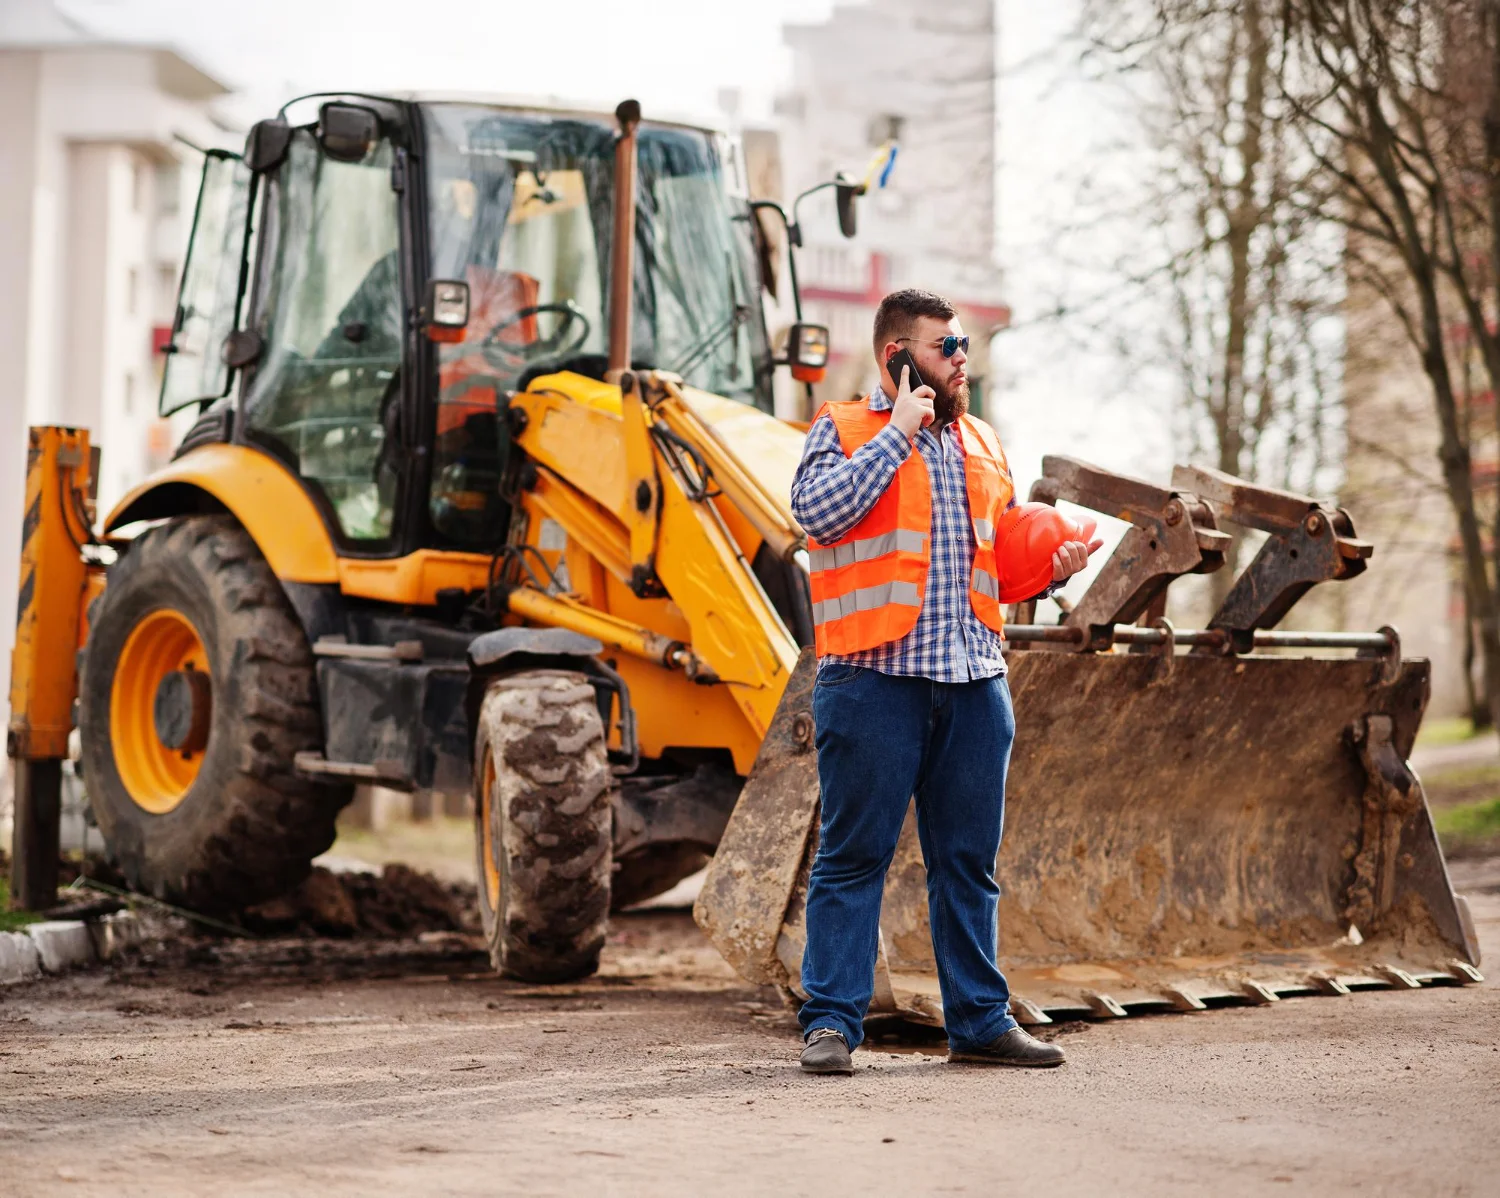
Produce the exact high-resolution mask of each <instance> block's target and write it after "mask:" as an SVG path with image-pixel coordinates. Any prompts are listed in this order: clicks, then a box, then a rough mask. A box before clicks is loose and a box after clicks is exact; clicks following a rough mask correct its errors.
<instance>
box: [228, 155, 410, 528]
mask: <svg viewBox="0 0 1500 1198" xmlns="http://www.w3.org/2000/svg"><path fill="white" fill-rule="evenodd" d="M269 200H270V203H269V204H268V206H267V212H266V217H265V219H266V222H267V229H266V234H265V236H266V239H267V242H268V247H269V252H268V254H267V256H266V258H265V259H264V260H263V261H262V264H261V278H260V280H259V296H260V299H259V302H258V307H259V312H258V313H257V324H258V327H259V330H260V333H261V335H262V336H263V337H264V338H265V345H264V348H263V350H262V353H261V358H260V364H259V367H258V369H257V370H256V373H255V377H254V379H253V380H252V381H251V383H250V385H249V387H248V390H247V392H246V396H245V400H244V417H243V419H244V427H245V428H246V430H247V432H248V434H249V435H250V436H251V438H252V439H253V440H255V441H257V442H259V443H261V444H264V445H265V446H266V447H267V448H269V449H270V450H271V451H272V452H274V453H276V454H278V455H279V456H280V457H282V459H283V460H285V461H286V462H287V464H288V465H289V466H291V467H292V469H294V470H295V471H296V472H297V473H298V475H299V476H300V477H302V478H303V479H304V480H305V481H306V482H307V483H308V484H309V486H310V488H312V489H314V490H315V491H319V492H321V493H322V495H323V497H324V498H325V499H326V500H327V502H328V504H329V506H330V507H331V508H332V510H333V512H334V514H335V516H336V518H337V520H338V524H339V527H340V528H341V529H342V531H343V534H344V537H345V538H346V539H347V540H350V541H356V542H367V543H368V542H380V541H385V540H388V539H389V538H390V536H391V529H392V521H393V516H394V510H395V502H396V481H397V475H396V467H395V461H394V458H393V457H392V455H391V453H390V452H389V449H390V447H388V446H387V443H386V442H387V431H388V430H389V429H393V428H394V427H395V412H396V408H397V405H398V404H399V392H400V373H401V350H402V340H403V337H402V305H401V279H400V259H399V252H398V251H399V246H400V224H399V213H398V207H397V206H398V203H399V197H398V196H397V194H396V192H395V191H393V190H392V189H391V147H390V143H389V142H387V141H384V140H382V141H378V142H377V143H376V144H375V146H374V148H373V149H372V150H371V151H370V153H369V154H367V155H366V156H365V158H364V159H363V160H362V161H360V162H339V161H335V160H333V159H331V158H329V157H328V156H326V155H325V154H324V153H323V152H322V150H321V149H320V148H319V146H318V143H317V140H316V138H314V136H313V135H312V133H311V131H309V130H306V129H299V130H297V131H296V133H295V134H294V135H293V139H292V144H291V147H290V149H289V151H288V154H287V157H286V159H285V160H284V161H283V162H282V164H281V166H280V167H279V168H278V170H277V173H276V176H275V178H274V180H273V182H272V185H271V194H270V196H269Z"/></svg>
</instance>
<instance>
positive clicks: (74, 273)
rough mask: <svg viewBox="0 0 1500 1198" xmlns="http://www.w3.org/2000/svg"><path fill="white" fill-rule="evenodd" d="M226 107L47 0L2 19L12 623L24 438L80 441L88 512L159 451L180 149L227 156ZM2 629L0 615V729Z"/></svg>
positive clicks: (4, 442)
mask: <svg viewBox="0 0 1500 1198" xmlns="http://www.w3.org/2000/svg"><path fill="white" fill-rule="evenodd" d="M225 94H226V88H225V87H224V86H223V85H222V84H221V83H219V82H218V81H217V80H215V79H212V78H211V77H209V76H208V75H206V74H204V73H203V72H202V71H201V70H199V69H198V68H197V67H195V66H193V65H192V64H191V63H189V62H187V61H186V60H185V59H183V58H182V57H181V56H179V55H178V54H176V53H175V52H173V51H171V50H168V49H165V48H161V47H151V46H136V45H122V44H118V43H110V42H105V41H101V40H98V39H96V38H93V37H91V36H90V35H89V34H88V33H87V32H86V31H85V30H82V29H80V28H79V27H78V26H77V25H75V24H73V23H72V22H71V21H69V20H67V19H66V18H65V17H63V16H61V15H60V14H59V13H58V12H57V11H56V10H55V9H54V8H53V7H52V6H51V5H50V4H48V3H45V2H44V0H5V3H4V4H3V5H0V610H3V611H6V612H12V613H13V612H14V610H15V609H14V604H15V601H16V598H15V597H16V587H17V573H18V569H19V557H20V533H21V517H22V512H21V507H22V494H23V490H24V485H25V468H26V454H25V444H26V428H27V426H28V425H33V424H64V425H72V426H81V427H84V428H87V429H88V430H89V432H90V437H91V441H92V442H93V444H95V445H98V446H102V448H103V451H104V453H103V462H102V468H101V471H100V478H99V487H98V492H99V493H98V500H99V504H100V510H101V511H104V510H107V509H108V508H109V506H111V505H112V504H113V502H114V501H115V500H117V499H118V498H120V496H121V495H123V494H124V493H125V491H126V490H128V489H129V488H130V487H131V486H133V485H134V484H135V483H136V482H138V481H139V480H140V479H141V478H142V477H143V476H144V475H145V474H146V473H148V472H149V471H150V470H151V469H153V468H154V467H156V466H158V465H160V464H161V463H163V462H165V461H166V460H167V459H168V458H169V457H170V455H171V451H172V448H173V445H174V443H175V439H176V433H175V431H174V429H173V427H172V426H171V425H170V424H169V423H168V422H167V421H163V420H160V419H158V418H157V415H156V405H157V392H158V390H159V387H160V381H161V365H162V361H163V355H162V353H161V349H162V347H163V346H164V345H165V344H166V342H167V340H168V338H169V336H170V330H171V326H172V321H173V314H174V312H175V308H176V299H177V280H178V274H179V272H180V268H181V262H182V255H183V252H184V250H185V249H186V246H187V239H188V234H189V231H190V229H191V226H192V219H193V207H194V204H195V201H196V198H197V187H198V178H199V173H200V169H201V163H202V157H201V155H200V154H199V153H198V152H197V151H195V150H194V149H192V148H191V147H192V146H194V145H196V146H200V147H210V146H223V145H237V144H238V143H239V142H240V140H241V135H240V134H238V133H234V132H231V131H228V130H226V129H225V128H224V127H222V126H221V125H220V124H219V123H218V122H217V121H215V119H214V118H213V116H212V115H211V111H210V108H211V105H212V104H213V102H214V101H215V100H216V99H218V98H219V97H220V96H223V95H225ZM14 630H15V618H14V615H10V616H7V617H5V618H3V619H0V662H4V663H5V667H6V668H5V674H6V686H5V688H3V689H0V714H3V715H4V717H5V719H6V720H8V718H9V711H8V706H9V704H8V696H9V673H10V671H9V663H10V649H11V645H12V641H13V638H14ZM4 789H5V785H4V782H3V780H0V791H3V790H4ZM0 798H3V796H0ZM0 806H3V804H0Z"/></svg>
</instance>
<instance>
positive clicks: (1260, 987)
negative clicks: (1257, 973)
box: [1240, 982, 1281, 1007]
mask: <svg viewBox="0 0 1500 1198" xmlns="http://www.w3.org/2000/svg"><path fill="white" fill-rule="evenodd" d="M1240 993H1241V994H1243V995H1244V996H1245V997H1246V998H1248V999H1249V1000H1250V1001H1251V1002H1252V1003H1254V1004H1255V1005H1256V1006H1258V1007H1263V1006H1266V1005H1267V1004H1269V1003H1273V1002H1280V1001H1281V995H1279V994H1277V993H1276V991H1274V990H1272V989H1271V987H1269V986H1267V985H1266V984H1265V983H1264V982H1241V983H1240Z"/></svg>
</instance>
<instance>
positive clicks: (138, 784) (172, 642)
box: [109, 608, 212, 815]
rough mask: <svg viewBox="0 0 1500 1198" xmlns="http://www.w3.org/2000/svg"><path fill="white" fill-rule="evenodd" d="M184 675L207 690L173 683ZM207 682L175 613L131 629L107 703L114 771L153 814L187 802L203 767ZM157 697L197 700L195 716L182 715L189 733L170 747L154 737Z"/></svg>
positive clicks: (194, 635)
mask: <svg viewBox="0 0 1500 1198" xmlns="http://www.w3.org/2000/svg"><path fill="white" fill-rule="evenodd" d="M192 674H198V675H201V676H202V678H203V679H208V680H209V682H208V685H203V684H202V683H201V682H200V683H199V685H198V686H196V687H193V686H185V685H183V684H182V678H181V676H183V675H192ZM193 681H198V680H197V679H194V680H193ZM211 683H212V676H211V673H210V671H209V665H208V653H207V651H206V650H205V649H204V647H203V640H202V638H201V637H199V635H198V630H197V629H196V628H194V627H193V625H192V622H191V621H190V620H189V619H188V618H187V617H186V616H185V615H183V614H182V613H181V612H179V611H173V610H171V609H170V608H163V609H161V610H159V611H154V612H151V613H150V614H149V615H147V616H146V617H145V618H144V619H143V620H142V621H141V622H140V623H139V624H137V625H136V626H135V627H134V628H133V629H132V630H131V633H130V635H129V637H127V638H126V640H125V647H124V648H123V649H122V650H120V657H119V660H118V661H117V662H116V663H115V680H114V686H113V687H112V689H111V690H110V697H109V734H110V740H111V742H112V744H113V748H114V758H115V768H116V769H118V770H119V772H120V781H121V782H123V783H124V784H125V790H126V791H127V792H128V793H129V795H130V797H131V799H133V800H134V801H135V802H136V804H137V805H139V806H140V807H143V808H144V809H145V810H147V811H149V812H151V813H152V814H153V815H165V814H166V813H167V812H169V811H172V810H174V809H175V808H176V807H177V805H178V804H179V803H181V802H182V800H183V799H184V798H186V797H187V792H188V791H189V789H191V788H192V785H193V780H194V779H195V778H197V776H198V770H199V769H200V768H201V767H202V765H203V758H204V755H205V753H206V752H207V748H208V746H207V739H208V738H207V707H206V705H207V702H208V698H207V696H209V694H210V693H211ZM164 690H165V691H167V692H168V693H169V694H170V695H181V694H187V695H189V696H191V695H193V694H196V695H198V696H199V699H198V703H199V707H198V710H197V712H196V713H190V714H192V715H195V716H196V718H193V719H191V720H189V723H190V724H191V725H194V726H196V731H193V730H189V731H185V732H182V733H180V734H179V735H178V736H177V737H176V742H177V747H172V746H171V745H169V744H167V743H164V741H163V739H162V735H161V729H160V726H159V707H160V703H159V695H160V694H161V693H162V692H163V691H164ZM189 701H190V700H189ZM179 706H180V701H179ZM181 722H182V721H181V720H179V723H181ZM184 727H187V725H186V724H185V725H184Z"/></svg>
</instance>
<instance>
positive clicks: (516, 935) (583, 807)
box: [474, 670, 614, 982]
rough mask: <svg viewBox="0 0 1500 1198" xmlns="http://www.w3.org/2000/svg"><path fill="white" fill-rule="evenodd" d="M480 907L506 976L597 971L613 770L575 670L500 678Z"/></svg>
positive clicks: (484, 728) (486, 774) (485, 798)
mask: <svg viewBox="0 0 1500 1198" xmlns="http://www.w3.org/2000/svg"><path fill="white" fill-rule="evenodd" d="M474 787H475V795H474V812H475V829H476V836H475V847H476V855H477V859H478V866H479V910H480V915H481V918H482V921H483V925H484V934H485V938H486V940H487V941H488V942H489V948H490V959H491V960H492V961H493V962H494V965H495V968H496V969H498V970H499V971H500V972H501V973H502V974H504V975H505V976H506V977H512V978H518V979H520V980H521V981H527V982H566V981H572V980H574V979H576V978H582V977H587V976H588V975H589V974H591V973H593V972H594V971H595V970H596V969H598V968H599V952H600V950H601V949H603V947H604V937H605V934H606V932H607V931H608V930H609V894H610V874H611V870H612V866H613V859H612V858H613V854H612V848H613V839H612V838H613V828H612V820H613V816H612V799H613V793H614V775H613V774H612V773H611V771H610V768H609V758H608V755H607V753H606V750H605V743H604V725H603V723H602V721H601V720H600V718H599V706H598V703H597V701H596V700H595V692H594V688H593V687H592V686H591V685H589V682H588V679H587V678H585V677H584V675H582V674H577V673H574V672H572V671H569V670H528V671H526V672H525V673H521V674H512V675H510V676H508V677H505V678H501V679H497V680H496V681H495V682H493V683H491V684H490V686H489V689H488V690H487V691H486V692H485V696H484V702H483V704H482V705H481V707H480V716H479V735H478V737H477V740H476V743H475V747H474Z"/></svg>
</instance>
